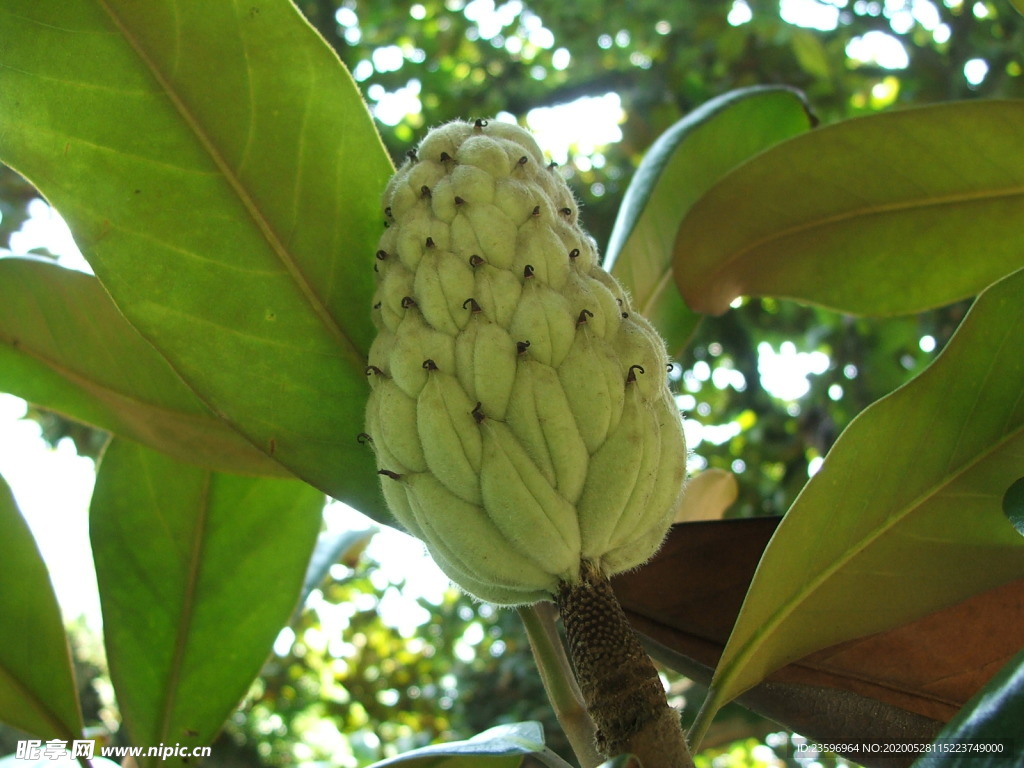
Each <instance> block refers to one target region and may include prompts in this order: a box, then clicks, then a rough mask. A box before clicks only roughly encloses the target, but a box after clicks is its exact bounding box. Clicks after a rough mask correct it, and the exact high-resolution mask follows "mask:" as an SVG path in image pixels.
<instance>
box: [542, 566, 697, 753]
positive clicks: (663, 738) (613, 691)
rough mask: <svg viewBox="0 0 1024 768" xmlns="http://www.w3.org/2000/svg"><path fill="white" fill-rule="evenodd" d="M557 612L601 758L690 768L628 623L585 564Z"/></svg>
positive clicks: (563, 592)
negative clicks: (618, 757) (628, 756)
mask: <svg viewBox="0 0 1024 768" xmlns="http://www.w3.org/2000/svg"><path fill="white" fill-rule="evenodd" d="M557 604H558V608H559V611H561V614H562V622H563V624H564V625H565V631H566V636H567V638H568V641H569V654H570V656H571V657H572V661H573V664H574V665H575V667H576V678H577V680H578V681H579V684H580V690H581V691H582V693H583V700H584V701H585V702H586V705H587V710H588V711H589V712H590V716H591V717H592V718H593V719H594V722H595V723H596V724H597V748H598V750H599V751H600V752H601V753H602V754H603V755H604V756H605V757H614V756H615V755H620V754H624V753H627V752H630V753H632V754H634V755H636V756H637V757H638V758H640V760H641V762H642V763H643V765H644V768H691V767H692V766H693V758H692V757H691V756H690V751H689V749H687V746H686V740H685V738H684V737H683V730H682V727H681V726H680V724H679V714H678V713H677V712H676V711H675V710H674V709H672V707H670V706H669V704H668V701H667V700H666V698H665V690H664V688H662V685H661V679H660V678H659V677H658V672H657V670H656V669H655V668H654V664H653V663H651V659H650V657H648V655H647V653H646V652H645V651H644V649H643V646H642V645H641V644H640V638H639V637H637V634H636V632H634V631H633V628H632V627H631V626H630V624H629V621H628V620H627V619H626V614H625V613H624V612H623V610H622V607H621V606H620V605H619V601H618V600H617V599H616V598H615V593H614V592H613V591H612V587H611V584H610V583H609V582H608V579H606V578H605V577H604V575H603V574H602V573H601V572H600V570H599V569H598V568H597V567H596V566H595V565H594V564H593V563H590V562H588V561H584V562H583V563H582V564H581V566H580V581H579V583H578V584H565V583H563V584H561V585H560V586H559V591H558V595H557Z"/></svg>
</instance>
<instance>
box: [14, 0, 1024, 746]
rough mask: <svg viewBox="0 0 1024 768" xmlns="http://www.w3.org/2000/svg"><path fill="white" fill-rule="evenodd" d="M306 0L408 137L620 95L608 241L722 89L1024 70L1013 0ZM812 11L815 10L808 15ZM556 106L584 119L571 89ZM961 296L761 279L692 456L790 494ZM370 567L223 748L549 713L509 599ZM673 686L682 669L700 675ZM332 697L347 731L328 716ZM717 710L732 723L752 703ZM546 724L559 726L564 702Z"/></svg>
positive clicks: (91, 442) (704, 367)
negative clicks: (503, 606)
mask: <svg viewBox="0 0 1024 768" xmlns="http://www.w3.org/2000/svg"><path fill="white" fill-rule="evenodd" d="M297 5H298V6H299V7H300V9H301V10H302V11H303V13H304V14H305V15H306V16H307V18H309V19H310V21H311V22H312V23H313V25H314V26H315V27H316V28H317V29H318V30H319V31H320V33H321V34H322V35H323V36H324V38H325V39H326V40H327V41H328V42H330V43H331V45H332V46H333V47H334V48H335V49H336V51H337V52H338V55H339V56H340V58H341V59H342V61H343V62H344V63H345V64H346V65H347V66H348V67H349V69H350V70H351V71H352V72H353V73H354V74H355V77H356V79H357V81H359V83H360V87H361V89H362V90H363V93H364V94H365V95H366V96H367V97H368V100H369V102H370V104H371V107H372V108H373V109H374V111H375V113H376V115H377V117H378V126H379V128H380V129H381V133H382V136H383V138H384V141H385V144H386V145H387V147H388V149H389V151H390V152H391V154H392V156H393V157H394V158H396V159H397V158H400V157H401V156H402V155H403V154H404V152H405V150H406V149H408V148H409V146H410V145H412V144H413V143H414V142H415V141H416V140H417V139H418V138H419V137H420V136H421V135H422V134H423V132H424V131H425V129H426V128H427V127H428V126H431V125H434V124H436V123H439V122H442V121H444V120H447V119H450V118H453V117H476V116H488V115H493V114H496V113H499V112H508V113H511V114H512V115H514V116H516V117H518V118H522V117H526V119H527V120H528V121H535V122H537V123H538V124H539V123H540V122H541V121H542V120H543V118H544V116H545V113H544V112H541V111H537V112H535V111H534V110H542V109H544V108H550V107H557V106H560V105H565V104H568V103H570V102H573V101H574V100H575V99H579V98H584V97H593V98H602V97H604V98H608V95H609V94H614V95H615V96H614V97H612V98H615V97H617V98H618V100H619V103H620V105H621V117H622V119H621V123H620V125H619V129H620V130H621V138H619V139H618V140H617V141H615V142H614V143H611V144H609V145H608V146H604V147H594V148H591V147H579V146H577V147H572V148H570V151H569V154H568V156H567V157H566V158H565V160H566V161H567V162H568V165H569V166H570V171H569V173H570V183H571V184H572V185H573V186H574V188H575V189H576V191H577V194H578V195H579V196H580V197H581V199H582V202H583V204H584V205H585V208H584V214H583V217H584V223H585V225H586V226H587V227H588V229H589V230H590V231H591V232H592V233H593V234H594V236H595V237H596V238H597V240H598V242H599V243H600V244H601V245H602V246H604V245H605V244H606V243H607V241H608V236H609V234H610V228H611V222H612V221H613V219H614V212H615V211H616V210H617V209H618V206H619V203H620V201H621V195H622V192H623V190H624V188H625V185H626V184H627V183H628V180H629V178H630V176H631V174H632V171H633V169H634V168H635V166H636V164H637V163H638V162H639V159H640V158H641V157H642V155H643V153H644V151H645V150H646V149H647V147H648V146H649V145H650V144H651V142H652V141H653V140H654V139H655V138H656V137H657V136H658V135H660V134H661V133H662V132H663V131H664V130H665V129H666V128H668V127H669V126H670V125H671V124H672V123H673V122H675V121H676V120H677V119H679V118H680V117H681V116H682V115H684V114H686V113H687V112H689V111H690V110H692V109H693V108H695V107H697V106H699V105H700V104H701V103H703V102H705V101H707V100H708V99H710V98H712V97H714V96H716V95H719V94H721V93H723V92H725V91H727V90H729V89H732V88H736V87H741V86H747V85H755V84H772V83H775V84H785V85H791V86H796V87H798V88H801V89H802V90H804V92H805V93H806V94H807V96H808V100H809V102H810V103H811V104H812V105H813V108H814V110H815V112H816V113H817V115H818V117H819V119H820V120H821V121H822V122H824V123H831V122H835V121H836V120H839V119H842V118H845V117H850V116H854V115H857V114H863V113H867V112H871V111H876V110H891V109H899V108H900V107H903V106H908V105H912V104H920V103H932V102H937V101H946V100H951V99H973V98H978V97H988V98H990V97H1020V96H1021V95H1022V93H1024V81H1022V79H1021V76H1022V71H1024V69H1022V61H1021V56H1022V54H1021V51H1022V50H1024V48H1022V45H1021V43H1022V42H1024V39H1022V36H1024V23H1022V20H1021V18H1020V17H1019V16H1018V15H1016V14H1015V13H1014V11H1013V10H1012V8H1011V7H1010V6H1009V5H1008V4H1006V3H994V2H976V3H967V2H953V1H952V0H946V1H945V2H936V1H933V0H914V1H913V2H911V1H910V0H906V2H901V1H899V0H894V1H892V2H888V1H887V2H881V1H878V2H875V1H871V0H855V1H852V2H841V1H837V2H833V3H827V2H815V1H814V0H806V1H805V2H783V3H771V2H761V1H760V0H746V2H743V0H738V1H737V2H697V1H696V0H687V1H685V2H665V1H664V0H663V1H662V2H654V1H653V0H644V1H642V2H635V3H630V4H622V5H621V6H620V5H615V4H612V5H609V4H606V3H599V2H594V0H580V2H574V3H565V2H549V1H548V0H534V2H529V3H522V2H519V1H518V0H510V2H505V3H498V4H495V3H494V2H491V1H490V0H472V1H471V2H468V3H467V2H464V0H446V1H444V2H441V1H440V0H425V1H424V2H420V3H410V2H391V1H390V0H384V1H375V2H369V1H358V2H352V0H347V1H346V2H345V3H343V4H340V5H339V4H338V3H336V2H333V0H299V1H298V2H297ZM801 9H802V10H801ZM811 19H817V20H818V22H817V26H819V27H822V28H821V29H817V28H814V27H813V26H805V25H806V24H808V23H809V21H810V20H811ZM798 22H801V23H798ZM879 36H882V37H879ZM865 40H873V41H875V42H876V43H878V44H879V45H883V46H888V48H876V49H877V50H890V51H894V52H896V53H895V63H897V64H898V65H899V66H897V67H895V68H893V67H892V66H891V64H892V63H893V62H891V61H889V60H888V59H886V60H884V61H875V60H870V59H868V60H864V58H862V57H861V56H862V54H861V53H860V51H862V50H863V41H865ZM899 51H902V57H901V55H900V54H899ZM886 64H888V65H890V66H885V65H886ZM979 73H983V74H982V75H981V76H980V77H979ZM407 109H408V110H410V111H407ZM547 114H548V115H549V116H550V115H551V113H547ZM554 114H555V118H556V119H560V120H565V121H570V122H571V121H572V120H573V119H574V118H573V113H572V112H561V113H554ZM965 140H969V137H965ZM35 197H36V195H35V193H34V191H33V190H32V189H31V188H30V187H29V186H28V185H27V184H26V183H25V182H24V181H23V180H21V179H20V177H18V176H17V175H16V174H14V173H13V172H11V171H10V170H8V169H6V168H0V217H2V218H0V244H7V243H10V237H11V235H12V234H13V233H15V232H17V231H18V230H19V228H20V227H21V226H22V224H23V223H24V222H25V221H26V219H27V218H28V205H29V203H30V202H31V201H32V200H33V199H34V198H35ZM12 250H17V249H16V248H12ZM966 306H967V305H966V303H958V304H954V305H952V306H950V307H945V308H942V309H939V310H934V311H930V312H927V313H924V314H922V315H919V316H914V317H906V318H898V319H895V320H894V319H886V321H885V322H884V323H882V322H879V321H877V320H875V319H872V318H863V317H858V318H854V317H850V316H845V315H841V314H838V313H833V312H828V311H825V310H821V309H817V308H812V307H806V306H798V305H796V304H792V303H788V302H780V301H776V300H767V299H766V300H751V301H747V302H746V303H744V304H743V305H742V306H741V307H739V308H738V310H737V311H734V312H730V313H728V314H726V315H725V316H723V317H721V318H716V319H713V320H708V321H705V322H703V323H702V324H701V325H700V326H699V327H698V329H697V331H696V336H695V338H694V340H693V342H692V343H691V345H690V346H689V347H688V349H687V351H686V354H685V357H684V358H683V359H681V360H680V361H679V362H680V366H679V371H680V375H681V382H680V385H681V390H682V391H683V392H684V393H686V394H687V395H689V402H690V406H689V414H688V415H689V419H690V421H691V422H692V423H693V424H694V425H701V427H703V428H700V427H695V428H694V431H693V432H692V433H691V434H692V435H700V436H701V437H702V438H703V439H702V440H700V441H699V442H697V441H693V442H697V444H695V445H691V448H693V449H695V451H696V454H695V458H694V463H695V468H700V467H702V466H712V467H719V468H725V469H731V470H732V471H734V472H736V473H737V475H738V479H739V481H740V489H741V497H740V499H739V501H738V502H737V504H736V505H735V506H734V507H733V509H732V510H731V512H730V514H732V515H736V516H749V515H757V514H780V513H781V512H782V511H784V510H785V509H786V508H787V507H788V506H789V504H790V503H791V502H792V500H793V498H794V496H795V494H796V492H797V491H798V490H799V489H800V487H802V485H803V483H804V482H805V480H806V478H807V475H808V470H809V468H810V467H813V466H814V465H815V463H816V462H817V461H818V460H820V458H821V457H822V456H824V454H825V453H826V452H827V450H828V449H829V447H830V446H831V444H832V442H833V441H834V440H835V438H836V436H837V435H838V433H839V432H840V431H841V430H842V429H843V428H844V427H845V426H846V424H847V423H848V422H849V420H850V419H851V418H852V416H853V415H855V414H857V413H858V412H860V411H861V410H862V409H863V408H865V407H866V406H867V405H869V404H870V403H872V402H874V401H875V400H877V399H878V398H879V397H880V396H882V395H884V394H885V393H887V392H889V391H891V390H892V389H893V388H894V387H896V386H897V385H898V384H900V383H902V382H904V381H906V380H907V379H908V378H909V376H911V375H913V374H915V373H917V372H919V371H920V370H922V369H923V367H924V366H925V365H926V364H927V363H928V362H929V361H930V360H931V359H932V357H933V356H934V355H935V354H936V353H937V352H938V351H939V350H941V349H942V347H943V346H944V344H945V342H946V341H947V340H948V338H949V336H950V335H951V333H952V331H953V330H954V329H955V328H956V326H957V324H958V322H959V321H960V319H961V318H962V317H963V314H964V312H965V311H966ZM787 344H788V345H791V346H790V347H789V349H790V350H791V351H792V352H796V353H802V354H805V355H810V354H811V353H818V354H817V356H816V357H814V358H810V357H806V358H793V357H790V358H789V359H790V360H791V361H794V360H796V361H802V362H806V363H807V364H808V365H812V364H817V367H816V368H814V370H815V373H814V374H812V375H810V376H809V377H808V387H807V390H806V392H804V393H802V394H800V393H792V394H790V395H785V394H783V393H780V392H778V391H777V390H775V389H774V388H773V386H772V382H771V379H770V378H769V377H768V376H767V372H768V366H769V364H770V362H771V360H772V359H773V354H772V352H771V351H770V350H774V351H775V352H777V351H778V350H780V349H781V348H783V345H787ZM766 345H768V346H766ZM32 415H33V416H34V417H36V418H38V419H39V420H40V422H41V423H42V424H43V425H44V427H45V432H44V434H45V435H46V437H47V438H48V439H50V440H54V441H56V440H58V439H60V438H61V437H64V436H69V437H71V438H72V439H73V440H74V441H75V443H76V445H78V447H79V450H80V451H82V452H83V453H85V454H87V455H95V453H96V451H97V450H98V446H99V445H100V444H101V442H100V441H99V440H98V439H97V438H96V437H95V433H90V432H88V431H85V430H83V429H82V428H81V427H79V426H77V425H74V424H71V423H70V422H66V421H64V420H61V419H58V418H56V417H54V416H53V415H50V414H44V413H39V412H33V414H32ZM372 570H373V563H372V561H371V560H370V559H368V558H367V557H365V556H362V557H360V556H359V555H358V553H354V554H353V555H352V558H351V561H350V562H349V563H347V564H346V565H345V566H344V567H341V568H338V569H335V570H332V572H331V576H330V578H329V579H328V581H326V582H325V583H324V584H323V585H321V587H320V589H319V591H318V592H317V593H316V594H317V595H319V596H320V597H319V599H321V600H322V601H324V603H325V604H350V605H354V606H357V609H356V611H355V612H354V613H353V614H352V615H351V616H350V617H348V620H347V623H346V625H345V627H344V632H343V638H344V640H343V642H344V643H345V644H346V647H345V648H344V652H340V651H339V648H338V647H337V646H336V645H334V644H332V642H330V641H329V640H328V639H326V638H325V635H326V633H325V631H324V628H323V623H322V613H323V611H318V610H317V608H316V607H315V606H316V603H313V604H312V605H307V607H306V609H305V610H304V611H303V612H302V613H301V615H300V616H298V617H297V618H296V624H295V625H294V638H295V639H294V641H293V642H291V643H290V644H288V643H280V644H279V648H278V650H279V651H280V652H279V653H277V654H276V655H275V656H274V657H273V658H272V660H271V662H270V663H269V664H268V665H267V667H266V668H265V670H264V674H263V676H262V677H261V679H260V681H259V682H258V683H257V684H256V686H255V687H254V689H253V690H252V692H251V693H250V697H249V700H248V703H247V705H246V709H245V710H244V714H243V715H240V716H237V717H236V718H234V719H233V721H232V723H231V725H230V727H229V728H228V730H227V731H226V733H225V734H224V735H223V736H222V737H221V740H222V742H221V746H222V747H223V748H222V749H217V750H215V753H214V754H215V755H216V756H217V759H218V760H223V761H224V762H225V763H227V762H230V760H231V759H232V756H233V755H237V756H238V758H239V759H240V760H259V761H261V762H264V763H266V764H274V765H286V764H290V763H292V762H295V761H297V760H305V759H322V758H326V757H328V756H330V757H332V759H334V760H336V761H339V762H341V763H342V764H346V763H347V764H352V765H355V764H364V763H366V762H370V761H371V760H373V759H377V758H379V757H381V756H384V755H387V754H393V753H394V752H396V751H401V750H404V749H408V748H410V747H413V746H419V745H421V744H424V743H427V742H429V741H432V740H436V739H452V738H465V737H467V736H469V735H471V734H472V733H475V732H477V731H480V730H483V729H484V728H486V727H488V726H490V725H493V724H495V723H497V722H501V721H515V720H522V719H544V718H545V717H546V714H545V713H546V712H547V705H546V703H545V701H544V699H543V695H542V692H541V689H540V686H539V681H537V679H536V676H535V673H534V671H533V664H532V661H530V660H529V659H528V649H527V647H526V642H525V638H524V637H523V636H522V634H521V629H520V628H519V625H518V621H517V620H516V618H515V617H514V616H513V615H511V614H510V613H495V612H494V611H492V610H490V609H489V608H488V607H487V606H480V605H474V604H473V603H471V602H470V601H468V600H466V599H465V598H462V597H458V596H456V595H455V594H454V593H453V594H450V595H449V596H447V597H446V598H445V601H444V602H443V603H442V604H441V605H440V606H434V605H431V606H430V612H431V613H430V615H431V618H430V619H428V620H427V621H426V622H425V623H424V624H423V625H421V626H420V627H419V628H418V629H417V630H416V632H415V634H414V635H408V634H403V633H402V632H400V631H399V630H398V629H396V628H395V627H393V626H389V625H388V624H386V623H385V622H384V621H383V620H382V618H381V616H380V614H379V613H378V612H377V610H376V609H377V607H378V606H379V601H380V600H381V599H382V597H383V595H384V594H385V592H386V591H387V590H388V589H393V588H394V586H393V585H387V584H384V583H381V580H380V579H377V580H374V579H373V578H372V577H371V571H372ZM82 647H83V648H87V647H88V644H87V643H84V642H83V646H82ZM83 658H84V659H85V660H86V661H87V662H88V663H91V664H95V665H96V669H97V670H99V669H101V668H102V661H101V660H100V659H97V658H96V657H95V656H93V655H90V654H88V653H84V652H83ZM87 677H88V676H87ZM91 679H92V681H93V688H92V691H93V693H92V694H91V695H92V696H93V697H94V699H93V701H92V705H91V706H89V707H87V710H86V716H87V720H88V721H89V722H90V723H92V724H97V725H99V724H103V723H110V722H112V720H111V718H110V715H109V712H107V713H106V714H105V710H104V708H105V707H106V708H107V709H109V706H110V704H109V701H107V702H106V703H104V699H103V695H104V693H103V692H104V690H105V688H104V683H103V677H102V675H99V676H94V677H92V678H91ZM677 685H678V686H679V687H680V688H679V690H681V688H682V686H683V683H677ZM396 713H400V714H396ZM328 717H329V718H330V720H331V721H332V722H334V723H335V724H336V725H337V729H340V732H341V733H343V734H347V735H346V736H341V735H339V734H338V733H337V731H333V732H332V731H331V730H330V727H328V726H325V725H324V722H325V720H326V718H328ZM322 718H323V719H322ZM735 718H739V719H740V722H742V728H745V729H747V732H748V733H753V734H757V735H761V734H763V733H765V732H766V728H765V726H764V724H759V723H751V722H750V721H749V720H748V719H746V716H745V715H743V714H740V713H738V714H736V715H735ZM722 720H723V722H722V724H721V725H720V727H721V728H722V732H723V734H725V735H723V736H722V737H721V738H726V737H727V736H728V735H730V733H731V732H730V731H729V729H730V728H734V727H735V723H736V722H737V720H736V719H730V718H723V719H722ZM548 731H549V734H553V733H555V731H556V729H555V727H554V725H553V724H551V725H550V727H549V729H548ZM115 738H116V736H115ZM711 740H712V741H714V736H712V739H711ZM300 742H302V743H301V744H300ZM229 744H233V745H234V749H229V748H228V745H229ZM552 746H554V747H555V748H556V749H558V747H559V745H558V744H557V743H555V744H553V745H552Z"/></svg>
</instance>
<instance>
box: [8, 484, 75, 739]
mask: <svg viewBox="0 0 1024 768" xmlns="http://www.w3.org/2000/svg"><path fill="white" fill-rule="evenodd" d="M0 562H2V563H3V567H0V616H3V621H0V720H2V721H3V722H5V723H7V724H8V725H12V726H14V727H15V728H20V729H21V730H23V731H27V732H28V733H31V734H33V735H36V736H39V737H40V738H41V739H64V740H69V739H77V738H81V733H82V712H81V710H80V709H79V706H78V694H77V692H76V689H75V680H74V674H73V672H72V670H71V654H70V652H69V651H68V643H67V638H66V636H65V634H64V623H63V621H62V620H61V615H60V607H59V606H58V605H57V596H56V595H55V594H54V592H53V586H52V585H51V584H50V574H49V573H48V572H47V569H46V564H45V563H44V562H43V558H42V555H41V554H40V553H39V548H38V547H37V546H36V542H35V539H33V538H32V533H31V531H29V528H28V525H26V524H25V520H24V519H23V518H22V516H21V513H20V512H19V511H18V507H17V505H16V504H15V502H14V496H12V495H11V489H10V488H8V487H7V483H6V482H5V481H4V480H3V478H0Z"/></svg>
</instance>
